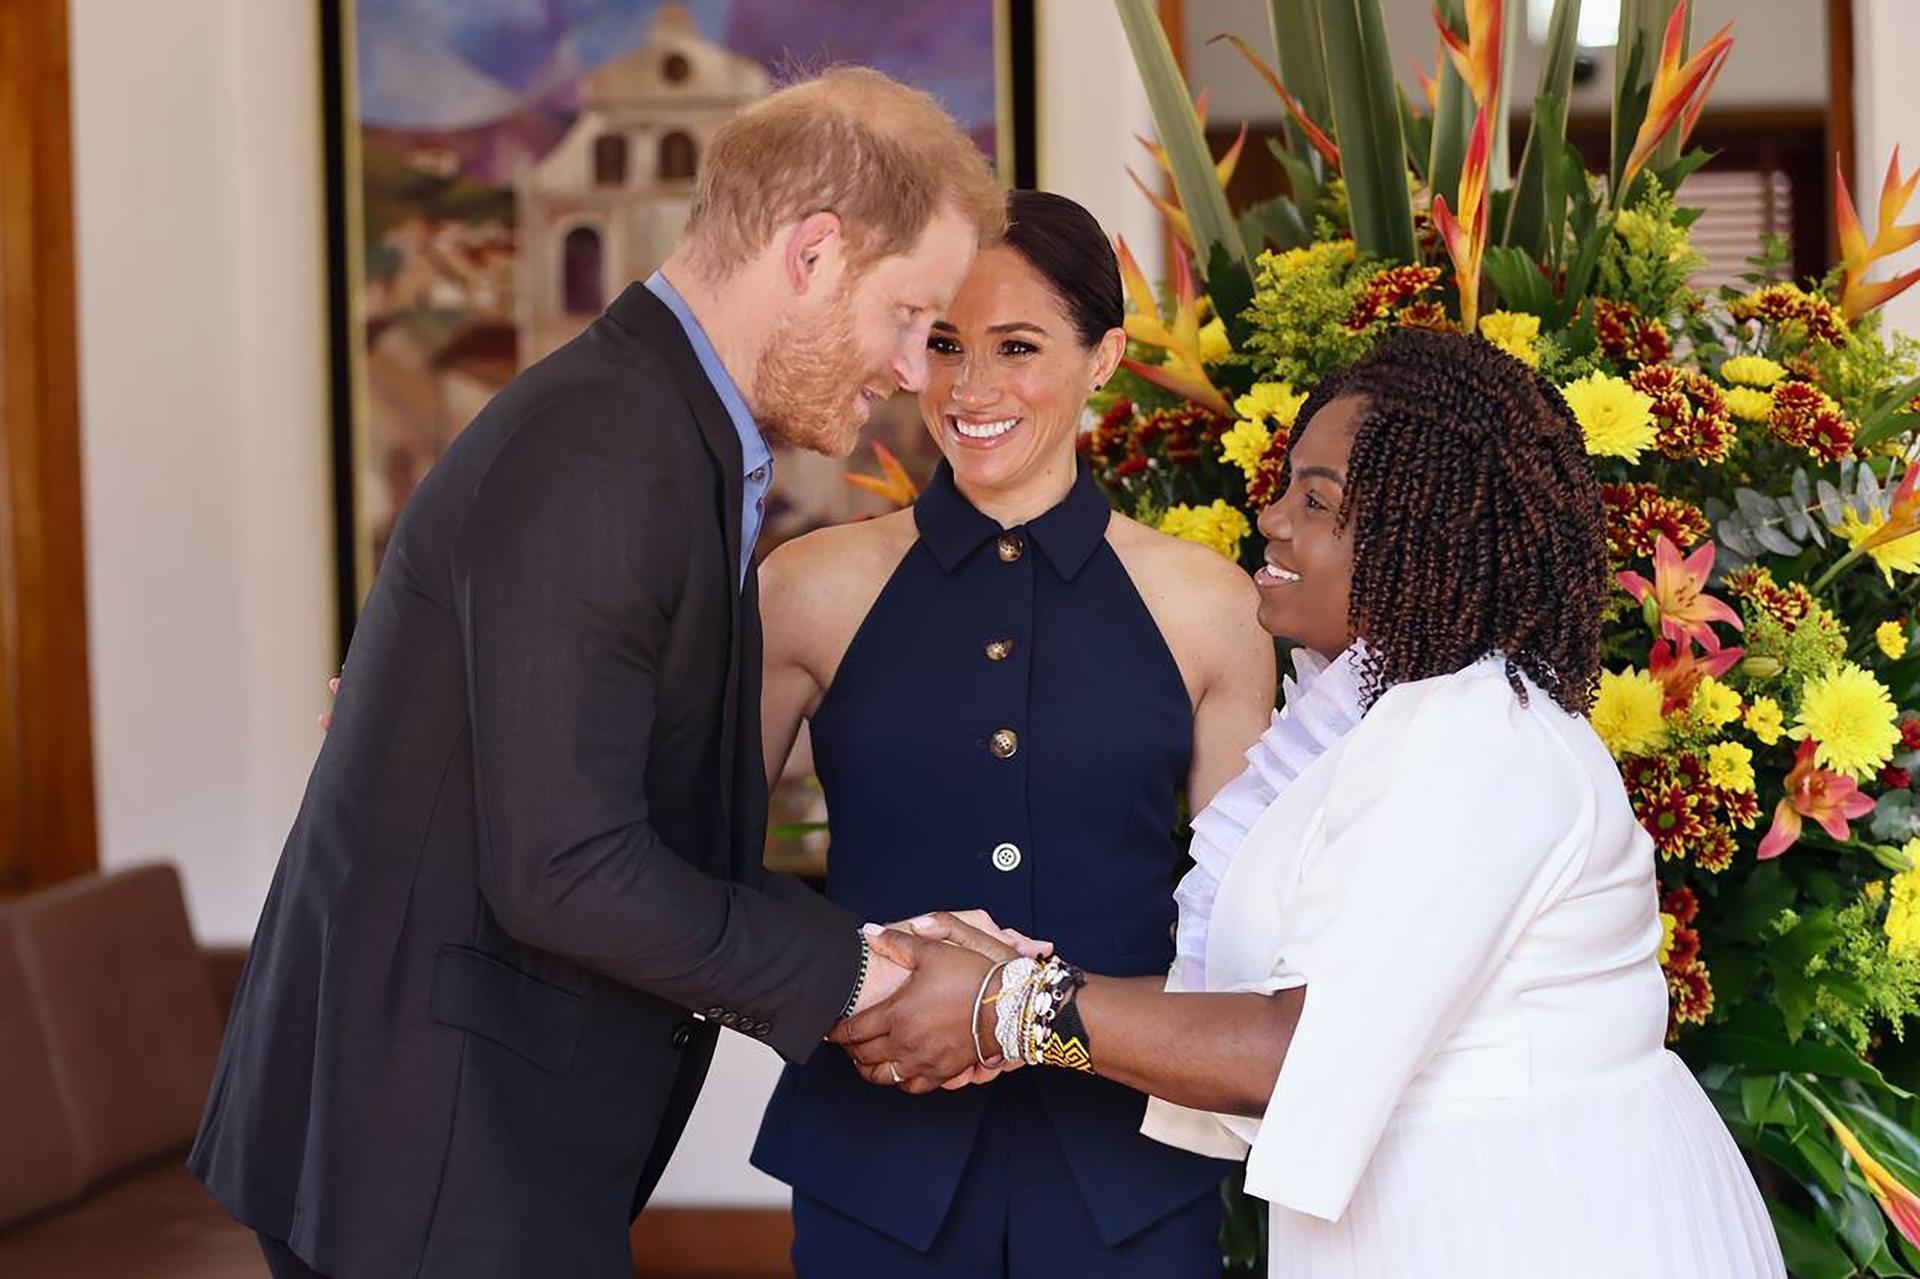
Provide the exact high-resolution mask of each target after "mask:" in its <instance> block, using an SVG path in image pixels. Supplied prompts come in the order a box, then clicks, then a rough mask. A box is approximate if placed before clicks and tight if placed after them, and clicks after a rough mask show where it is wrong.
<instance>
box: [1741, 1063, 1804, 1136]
mask: <svg viewBox="0 0 1920 1279" xmlns="http://www.w3.org/2000/svg"><path fill="white" fill-rule="evenodd" d="M1740 1113H1741V1114H1743V1115H1745V1116H1746V1120H1747V1122H1748V1123H1750V1124H1754V1125H1756V1126H1758V1125H1760V1124H1790V1123H1792V1122H1793V1121H1794V1119H1795V1118H1796V1115H1795V1113H1794V1109H1793V1101H1792V1099H1791V1098H1790V1097H1789V1096H1788V1095H1787V1093H1786V1092H1785V1091H1784V1090H1783V1089H1782V1088H1781V1087H1780V1076H1778V1075H1748V1076H1746V1077H1745V1078H1744V1079H1742V1080H1741V1081H1740Z"/></svg>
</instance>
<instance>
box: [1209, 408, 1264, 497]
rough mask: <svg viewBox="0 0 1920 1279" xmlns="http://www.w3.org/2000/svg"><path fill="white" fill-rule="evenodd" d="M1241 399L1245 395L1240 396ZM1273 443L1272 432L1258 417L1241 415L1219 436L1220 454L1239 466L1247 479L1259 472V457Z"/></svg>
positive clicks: (1261, 456)
mask: <svg viewBox="0 0 1920 1279" xmlns="http://www.w3.org/2000/svg"><path fill="white" fill-rule="evenodd" d="M1240 398H1241V400H1242V401H1244V400H1246V399H1247V398H1248V397H1247V396H1244V395H1243V396H1241V397H1240ZM1272 444H1273V432H1272V431H1269V430H1268V429H1267V426H1266V423H1265V422H1262V421H1261V420H1259V419H1258V418H1250V417H1243V418H1241V419H1240V420H1239V421H1238V422H1235V423H1234V424H1233V425H1232V426H1231V427H1229V428H1228V429H1227V433H1226V434H1225V435H1223V436H1221V437H1220V456H1221V457H1223V458H1225V459H1226V460H1227V461H1229V462H1231V463H1233V464H1234V465H1235V466H1237V467H1239V468H1240V471H1241V473H1242V474H1244V475H1245V476H1246V477H1247V479H1248V480H1249V481H1251V480H1252V479H1253V477H1254V476H1256V475H1258V474H1259V473H1260V459H1261V458H1263V457H1265V456H1266V455H1267V449H1268V448H1269V447H1271V446H1272Z"/></svg>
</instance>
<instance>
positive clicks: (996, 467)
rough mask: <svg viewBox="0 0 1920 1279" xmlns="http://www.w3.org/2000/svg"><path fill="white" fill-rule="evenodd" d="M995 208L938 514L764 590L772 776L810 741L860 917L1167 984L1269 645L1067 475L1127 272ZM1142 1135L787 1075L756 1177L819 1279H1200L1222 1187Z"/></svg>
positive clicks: (1062, 206)
mask: <svg viewBox="0 0 1920 1279" xmlns="http://www.w3.org/2000/svg"><path fill="white" fill-rule="evenodd" d="M1010 212H1011V214H1012V219H1011V220H1012V228H1011V230H1010V232H1009V235H1008V241H1007V243H1006V244H1004V245H1002V246H1000V247H997V248H992V249H988V250H986V251H984V252H982V253H981V255H980V257H979V259H978V261H977V262H976V264H975V267H974V270H973V274H972V275H971V276H970V277H969V279H968V281H967V283H966V284H965V285H964V286H963V288H962V289H961V292H960V294H959V296H957V297H956V298H955V300H954V304H953V306H952V307H951V308H950V310H949V314H948V315H947V316H946V317H945V318H944V319H943V320H942V321H941V322H939V323H936V324H935V325H934V328H933V336H932V338H931V340H930V342H929V369H928V377H927V384H926V388H925V390H924V391H923V393H922V397H921V404H922V411H923V414H924V416H925V418H926V420H927V423H928V427H929V430H930V431H932V433H933V434H934V437H935V439H936V440H937V441H938V442H939V444H940V446H941V450H942V452H943V454H944V455H945V457H946V459H947V460H946V461H945V462H944V463H943V464H942V465H941V467H940V469H939V472H938V473H937V474H936V476H935V477H934V479H933V481H932V482H931V484H930V485H929V486H928V488H927V491H926V492H925V493H924V494H923V495H922V496H921V498H920V499H919V501H918V503H917V504H916V505H915V507H914V508H913V509H912V510H911V511H907V512H902V513H900V514H898V515H894V516H888V517H884V518H882V519H878V520H873V521H869V522H866V523H863V524H858V525H853V526H848V527H844V528H837V529H829V530H823V531H822V532H820V533H817V534H814V535H811V536H809V537H806V538H802V539H800V540H799V541H797V542H794V543H791V544H789V545H788V546H785V547H783V548H781V549H780V550H779V551H776V552H775V553H774V554H773V555H772V556H771V557H769V559H768V561H767V563H766V564H765V565H764V566H763V567H762V570H761V608H762V613H763V617H764V620H765V629H766V635H767V679H766V693H765V699H764V705H765V731H766V737H767V742H768V766H769V771H770V772H772V773H775V774H777V773H778V772H779V770H780V768H781V767H782V766H783V765H784V763H785V760H786V756H787V754H788V751H789V749H790V748H791V746H792V743H793V740H794V737H795V734H796V732H797V728H798V722H799V720H800V719H801V718H806V719H808V720H809V721H810V728H811V738H812V743H813V752H814V760H815V764H816V767H817V770H818V772H819V775H820V780H821V784H822V786H823V788H824V791H825V795H826V801H827V809H828V817H829V821H830V823H831V827H832V846H831V851H830V854H829V862H830V870H829V883H828V893H829V895H830V896H831V897H832V898H833V899H834V900H835V901H837V902H839V903H840V904H842V905H844V906H846V907H848V908H849V909H851V910H853V911H855V912H858V913H860V914H862V915H863V916H864V917H865V918H867V919H870V920H874V921H878V922H885V921H891V920H898V919H903V918H906V917H909V916H912V915H915V914H918V913H921V912H923V911H926V910H929V909H933V908H937V907H942V906H946V905H950V904H952V903H955V902H960V903H965V904H968V905H971V906H978V907H982V908H985V909H986V910H987V911H988V912H989V913H990V914H991V915H992V916H993V917H994V918H995V919H996V920H997V921H998V922H999V923H1000V924H1002V925H1004V926H1006V927H1009V928H1014V929H1018V930H1020V931H1022V932H1025V933H1028V934H1030V935H1034V936H1041V937H1046V938H1048V939H1050V940H1053V941H1055V942H1057V943H1058V944H1059V945H1060V946H1061V948H1062V949H1063V951H1065V952H1068V953H1071V954H1073V955H1074V956H1075V958H1076V962H1082V963H1086V964H1088V965H1089V966H1091V967H1093V968H1095V969H1097V970H1098V971H1101V972H1112V973H1125V974H1131V975H1139V976H1146V975H1154V974H1163V973H1165V972H1166V971H1167V968H1168V965H1169V962H1170V961H1171V959H1172V957H1173V931H1172V930H1173V923H1174V916H1175V910H1174V905H1173V899H1172V889H1173V886H1174V883H1175V882H1176V880H1177V879H1178V877H1179V874H1180V871H1181V858H1180V854H1179V850H1178V847H1177V845H1176V843H1175V839H1174V831H1175V828H1176V825H1177V823H1178V820H1179V807H1180V799H1181V796H1182V795H1183V793H1184V794H1185V795H1186V796H1187V798H1188V799H1189V800H1190V802H1191V803H1192V805H1193V806H1194V808H1196V809H1197V808H1198V807H1199V806H1200V805H1202V804H1204V803H1205V802H1206V801H1207V799H1208V798H1210V797H1211V795H1212V792H1213V791H1214V790H1215V789H1217V788H1218V787H1219V786H1220V785H1221V784H1223V783H1224V782H1225V781H1226V780H1228V779H1229V778H1230V777H1232V776H1233V775H1234V774H1236V773H1237V772H1239V771H1240V768H1241V766H1242V763H1243V761H1242V754H1243V752H1244V751H1245V750H1246V748H1247V747H1248V746H1249V745H1251V744H1252V742H1253V741H1254V740H1255V739H1256V738H1257V737H1258V736H1259V734H1260V732H1261V730H1262V729H1263V728H1264V727H1265V726H1266V724H1267V721H1268V717H1269V715H1270V713H1271V710H1272V705H1273V681H1274V669H1273V649H1272V645H1271V641H1270V640H1269V639H1268V638H1267V636H1266V635H1265V634H1264V632H1262V631H1261V630H1260V629H1259V627H1258V625H1257V623H1256V621H1255V608H1254V592H1253V588H1252V584H1251V582H1250V580H1249V579H1248V578H1247V577H1246V576H1245V575H1244V574H1242V573H1241V572H1240V571H1239V569H1238V568H1237V567H1236V566H1234V565H1232V564H1230V563H1228V562H1227V561H1226V560H1224V559H1223V558H1221V557H1220V556H1218V555H1216V554H1215V553H1213V552H1212V551H1210V550H1207V549H1204V548H1201V547H1196V546H1193V545H1191V544H1188V543H1182V542H1176V541H1174V540H1173V539H1171V538H1167V537H1164V536H1162V535H1160V534H1158V533H1154V532H1151V531H1149V530H1147V529H1145V528H1143V527H1141V526H1140V525H1137V524H1135V523H1133V522H1132V521H1130V520H1127V519H1125V518H1124V517H1121V516H1118V515H1114V514H1112V513H1111V512H1110V511H1109V510H1108V507H1107V504H1106V502H1105V500H1104V498H1103V497H1102V496H1101V494H1100V492H1099V490H1098V489H1097V488H1096V487H1095V486H1094V483H1093V481H1092V479H1091V477H1090V476H1089V475H1088V474H1087V472H1086V471H1085V470H1084V468H1080V467H1078V466H1077V464H1076V461H1075V456H1074V448H1073V440H1074V433H1075V430H1076V428H1077V424H1078V421H1079V418H1080V416H1081V413H1082V410H1083V406H1084V404H1085V400H1086V396H1087V394H1088V393H1089V392H1090V390H1091V389H1093V388H1094V387H1096V386H1098V385H1099V384H1100V383H1101V382H1104V381H1105V379H1106V378H1107V377H1108V376H1110V375H1111V373H1112V371H1113V368H1114V365H1115V363H1116V361H1117V360H1118V357H1119V355H1120V352H1121V350H1122V349H1123V347H1124V336H1123V334H1122V333H1121V331H1120V328H1119V325H1120V321H1121V317H1122V313H1123V312H1122V304H1121V292H1120V282H1119V276H1118V269H1117V267H1116V265H1115V262H1114V257H1113V252H1112V250H1111V248H1109V246H1108V244H1107V241H1106V237H1105V235H1104V233H1103V232H1102V231H1101V230H1100V228H1099V226H1098V224H1097V223H1095V222H1094V220H1093V219H1092V217H1091V216H1089V215H1088V214H1087V213H1086V211H1085V210H1083V209H1081V208H1080V207H1079V206H1078V205H1075V204H1073V203H1072V202H1071V201H1067V200H1064V199H1061V198H1060V197H1057V196H1047V195H1042V194H1038V193H1032V192H1020V193H1015V195H1014V196H1013V197H1012V204H1011V209H1010ZM1123 691H1124V695H1122V692H1123ZM1144 1107H1145V1101H1144V1099H1143V1098H1142V1097H1141V1096H1140V1095H1139V1094H1137V1093H1133V1092H1130V1091H1128V1090H1126V1089H1124V1088H1121V1087H1119V1086H1118V1085H1115V1084H1113V1083H1111V1082H1108V1081H1105V1080H1100V1079H1096V1078H1093V1077H1091V1076H1084V1075H1078V1074H1070V1073H1068V1072H1062V1071H1026V1072H1017V1073H1014V1074H1011V1075H1007V1076H1005V1077H1003V1078H1000V1079H997V1080H995V1081H993V1082H992V1083H990V1084H988V1085H986V1086H984V1087H973V1088H964V1089H959V1090H955V1091H948V1092H942V1093H938V1094H935V1095H931V1096H923V1097H910V1096H907V1095H905V1094H903V1093H898V1092H891V1091H888V1090H885V1089H876V1088H873V1087H871V1086H869V1085H868V1084H866V1083H865V1082H864V1081H863V1080H862V1079H861V1078H860V1076H859V1075H858V1074H857V1073H856V1072H855V1070H854V1067H853V1065H852V1064H851V1062H849V1061H848V1059H847V1058H846V1057H845V1056H844V1055H843V1054H841V1053H838V1052H822V1053H818V1054H816V1055H815V1056H814V1057H813V1058H812V1060H811V1061H809V1062H808V1063H807V1065H805V1066H804V1067H798V1068H789V1069H788V1070H787V1072H786V1073H785V1075H784V1076H783V1077H782V1079H781V1082H780V1085H779V1088H778V1089H777V1091H776V1092H775V1094H774V1097H773V1100H772V1102H771V1104H770V1105H769V1107H768V1110H767V1115H766V1119H765V1122H764V1124H763V1126H762V1128H761V1132H760V1139H759V1142H758V1145H757V1146H756V1149H755V1151H754V1163H755V1164H756V1166H758V1167H760V1168H761V1169H763V1170H765V1171H767V1172H768V1173H771V1174H772V1175H774V1176H776V1177H778V1178H780V1179H781V1180H783V1181H786V1182H787V1183H788V1184H790V1185H791V1186H793V1188H794V1224H795V1235H796V1239H795V1245H794V1261H795V1265H796V1268H797V1269H798V1271H799V1273H800V1274H801V1276H803V1277H804V1279H814V1277H816V1276H839V1275H887V1276H912V1275H943V1276H944V1275H952V1276H955V1277H956V1279H960V1277H964V1279H991V1277H992V1276H995V1275H1007V1276H1029V1275H1031V1276H1036V1277H1037V1276H1042V1275H1058V1274H1088V1275H1093V1274H1097V1275H1102V1276H1114V1277H1118V1279H1125V1277H1127V1276H1133V1275H1139V1276H1154V1279H1180V1277H1183V1276H1196V1277H1197V1276H1207V1279H1212V1276H1214V1275H1217V1274H1218V1273H1219V1251H1218V1248H1217V1245H1216V1236H1217V1232H1218V1223H1219V1208H1218V1205H1219V1198H1218V1193H1217V1188H1218V1185H1219V1183H1220V1181H1221V1179H1222V1178H1223V1176H1224V1175H1225V1174H1226V1172H1227V1171H1228V1168H1229V1165H1226V1164H1223V1163H1220V1162H1218V1161H1216V1160H1212V1159H1207V1158H1203V1157H1201V1156H1198V1155H1194V1154H1190V1153H1188V1152H1185V1151H1180V1150H1175V1149H1172V1148H1169V1147H1166V1146H1162V1145H1160V1144H1158V1143H1156V1142H1153V1141H1151V1140H1149V1139H1147V1138H1145V1137H1143V1136H1141V1135H1140V1131H1139V1129H1140V1122H1141V1118H1142V1114H1143V1111H1144Z"/></svg>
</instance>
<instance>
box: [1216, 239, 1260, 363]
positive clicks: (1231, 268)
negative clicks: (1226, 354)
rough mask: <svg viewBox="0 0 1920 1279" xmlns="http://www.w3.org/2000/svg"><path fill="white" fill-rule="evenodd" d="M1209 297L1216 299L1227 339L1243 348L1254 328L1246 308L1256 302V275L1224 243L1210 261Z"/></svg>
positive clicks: (1217, 310)
mask: <svg viewBox="0 0 1920 1279" xmlns="http://www.w3.org/2000/svg"><path fill="white" fill-rule="evenodd" d="M1207 297H1208V298H1210V299H1211V300H1212V302H1213V313H1214V314H1215V315H1217V316H1219V317H1220V322H1221V323H1222V324H1224V325H1225V326H1226V329H1227V340H1228V341H1229V342H1231V343H1232V344H1233V348H1234V349H1235V350H1236V351H1237V350H1239V349H1240V348H1241V346H1242V345H1243V344H1244V343H1245V342H1246V340H1247V333H1248V330H1249V328H1250V327H1251V326H1249V325H1248V323H1247V320H1246V310H1247V308H1248V307H1249V306H1251V305H1252V304H1253V276H1252V275H1251V274H1250V273H1249V272H1248V271H1247V268H1246V265H1245V264H1244V263H1243V262H1240V261H1238V260H1236V259H1235V258H1234V257H1233V256H1232V255H1230V254H1229V253H1228V252H1227V250H1226V246H1224V245H1219V244H1216V245H1214V246H1213V256H1212V257H1211V258H1209V259H1208V261H1207Z"/></svg>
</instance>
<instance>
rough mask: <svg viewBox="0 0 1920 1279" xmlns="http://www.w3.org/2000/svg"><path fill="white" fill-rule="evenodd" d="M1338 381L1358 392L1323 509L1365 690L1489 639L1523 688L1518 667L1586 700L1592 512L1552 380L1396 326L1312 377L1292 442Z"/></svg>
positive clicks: (1594, 502)
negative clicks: (1333, 516)
mask: <svg viewBox="0 0 1920 1279" xmlns="http://www.w3.org/2000/svg"><path fill="white" fill-rule="evenodd" d="M1345 396H1353V397H1357V398H1359V399H1360V400H1362V401H1363V403H1362V406H1361V410H1360V415H1359V418H1358V423H1357V425H1356V427H1355V428H1354V438H1353V452H1352V456H1351V459H1350V461H1349V462H1348V465H1347V485H1346V496H1345V498H1344V500H1343V501H1342V502H1341V506H1340V515H1339V525H1340V527H1341V528H1342V529H1346V530H1349V531H1350V533H1351V535H1352V537H1353V590H1352V594H1351V597H1350V603H1349V606H1348V619H1347V625H1348V630H1349V632H1350V633H1351V634H1353V635H1355V636H1360V637H1364V638H1365V640H1366V642H1367V647H1368V649H1369V651H1370V657H1369V660H1368V662H1367V664H1366V669H1365V670H1364V672H1363V674H1362V684H1361V691H1362V698H1363V702H1364V703H1365V704H1368V705H1371V704H1372V702H1373V701H1374V699H1376V698H1377V697H1379V695H1380V694H1381V693H1383V692H1385V691H1386V690H1387V689H1388V688H1391V687H1392V686H1394V685H1395V684H1402V683H1407V682H1409V681H1412V680H1420V679H1428V678H1431V677H1433V676H1436V675H1447V674H1451V673H1452V672H1454V671H1458V670H1461V669H1463V668H1465V667H1467V666H1470V665H1472V664H1473V663H1475V662H1477V661H1479V660H1480V659H1482V658H1484V657H1487V656H1489V655H1490V654H1493V653H1502V654H1505V656H1506V659H1507V681H1508V683H1510V684H1512V685H1513V688H1514V691H1515V692H1517V693H1518V694H1519V695H1520V696H1521V698H1522V700H1524V699H1525V698H1526V689H1525V687H1524V686H1523V685H1522V683H1521V682H1520V676H1521V674H1523V673H1524V674H1525V675H1526V676H1527V677H1528V678H1529V679H1531V680H1532V681H1533V682H1534V684H1535V685H1537V686H1538V687H1539V688H1540V689H1542V690H1543V691H1545V692H1546V693H1547V694H1548V695H1549V696H1551V697H1552V698H1553V700H1554V701H1555V702H1557V703H1559V704H1560V705H1561V706H1562V707H1564V708H1565V709H1566V710H1567V711H1568V712H1570V713H1572V714H1575V715H1585V714H1586V713H1587V711H1588V709H1589V708H1590V707H1591V706H1592V704H1593V696H1594V691H1595V689H1596V687H1597V685H1598V682H1599V678H1600V622H1601V614H1602V611H1603V609H1604V606H1605V601H1606V590H1607V543H1606V524H1605V517H1604V515H1603V513H1602V509H1601V505H1600V490H1599V485H1598V482H1597V481H1596V480H1595V478H1594V474H1593V465H1592V463H1591V462H1590V461H1589V460H1588V458H1587V451H1586V442H1585V438H1584V436H1583V434H1582V432H1581V430H1580V425H1579V423H1578V422H1576V421H1575V420H1574V417H1573V414H1572V412H1571V411H1570V410H1569V409H1568V408H1567V404H1566V401H1565V400H1563V399H1562V398H1561V397H1560V392H1559V391H1558V390H1556V389H1555V388H1554V386H1553V384H1552V383H1550V382H1548V381H1547V380H1546V379H1545V378H1543V377H1541V376H1540V375H1539V374H1538V373H1536V372H1534V371H1533V370H1531V369H1529V368H1528V367H1527V366H1526V365H1524V364H1522V363H1520V361H1518V360H1516V359H1514V358H1513V357H1512V356H1509V355H1507V354H1505V353H1504V352H1502V351H1501V350H1500V349H1499V348H1497V347H1495V346H1494V345H1493V344H1492V343H1490V342H1487V341H1484V340H1483V339H1481V338H1477V337H1465V336H1461V335H1459V334H1453V333H1437V332H1433V331H1430V330H1425V329H1400V330H1396V331H1395V332H1393V333H1392V334H1389V335H1388V336H1387V337H1385V338H1383V339H1382V340H1381V341H1380V343H1379V345H1377V346H1376V347H1375V348H1374V349H1373V351H1372V353H1371V354H1369V355H1368V356H1366V358H1364V359H1362V360H1360V361H1358V362H1357V363H1355V364H1353V365H1352V366H1351V367H1349V368H1347V369H1344V370H1342V371H1341V372H1339V373H1337V374H1335V375H1333V376H1332V377H1329V378H1327V379H1326V380H1325V381H1323V382H1321V383H1320V385H1319V386H1317V387H1316V388H1314V391H1313V394H1312V396H1311V397H1310V398H1309V399H1308V400H1307V402H1306V403H1305V404H1304V405H1303V406H1302V407H1301V411H1300V415H1299V417H1298V418H1297V419H1296V423H1295V426H1294V428H1293V439H1292V443H1297V442H1298V441H1299V438H1300V433H1301V432H1302V431H1303V430H1305V429H1306V426H1307V424H1308V423H1310V422H1311V421H1312V419H1313V417H1314V415H1315V414H1316V413H1318V412H1319V411H1320V410H1321V409H1323V408H1325V407H1326V406H1327V405H1328V404H1330V403H1332V402H1333V401H1334V400H1336V399H1339V398H1342V397H1345ZM1290 480H1291V475H1290V474H1288V475H1286V476H1284V477H1283V479H1282V483H1283V484H1284V483H1286V482H1288V481H1290Z"/></svg>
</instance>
